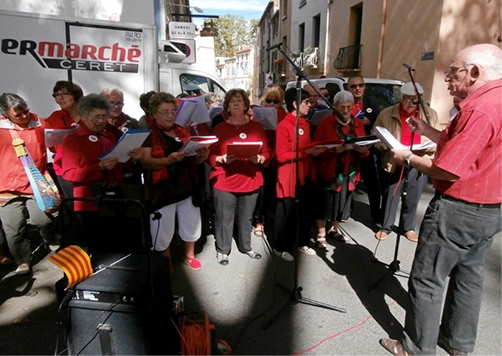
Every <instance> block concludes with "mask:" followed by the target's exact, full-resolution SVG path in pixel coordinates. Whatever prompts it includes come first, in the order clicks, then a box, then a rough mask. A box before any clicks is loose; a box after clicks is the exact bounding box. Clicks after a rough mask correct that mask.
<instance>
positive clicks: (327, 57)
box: [323, 0, 333, 76]
mask: <svg viewBox="0 0 502 356" xmlns="http://www.w3.org/2000/svg"><path fill="white" fill-rule="evenodd" d="M332 3H333V0H328V3H327V11H326V39H325V42H324V70H323V74H324V75H325V76H328V72H329V69H330V65H331V41H330V37H331V16H330V15H331V11H330V10H331V4H332Z"/></svg>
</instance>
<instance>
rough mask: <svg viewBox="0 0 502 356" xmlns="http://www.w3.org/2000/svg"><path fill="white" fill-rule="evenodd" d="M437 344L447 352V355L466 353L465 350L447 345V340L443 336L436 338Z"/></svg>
mask: <svg viewBox="0 0 502 356" xmlns="http://www.w3.org/2000/svg"><path fill="white" fill-rule="evenodd" d="M438 346H439V347H440V348H442V349H443V350H445V351H446V352H447V353H448V355H468V353H467V352H463V351H460V350H455V349H452V348H451V347H450V345H448V342H447V341H446V339H445V338H444V337H443V336H440V337H439V338H438Z"/></svg>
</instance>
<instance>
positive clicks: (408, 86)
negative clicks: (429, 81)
mask: <svg viewBox="0 0 502 356" xmlns="http://www.w3.org/2000/svg"><path fill="white" fill-rule="evenodd" d="M415 84H416V85H417V90H418V93H419V94H420V95H422V94H423V93H424V88H422V86H421V85H420V84H419V83H417V82H415ZM401 94H402V95H410V96H412V95H415V88H413V83H412V82H408V83H405V84H404V85H403V86H402V87H401Z"/></svg>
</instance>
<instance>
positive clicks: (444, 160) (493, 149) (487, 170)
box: [434, 79, 502, 204]
mask: <svg viewBox="0 0 502 356" xmlns="http://www.w3.org/2000/svg"><path fill="white" fill-rule="evenodd" d="M500 98H502V80H500V79H499V80H494V81H492V82H489V83H488V84H485V85H483V86H482V87H481V88H478V89H476V90H475V91H474V92H472V93H471V94H470V95H468V96H467V98H465V99H464V100H463V101H462V102H461V103H460V108H461V110H460V112H459V113H458V114H457V116H456V117H455V118H454V119H453V120H452V121H451V122H450V124H449V125H448V126H447V127H446V129H445V130H444V131H443V132H441V134H440V135H439V139H438V142H437V149H436V155H435V158H434V164H435V165H436V166H437V167H439V168H441V169H444V170H445V171H447V172H450V173H452V174H455V175H456V176H458V177H459V179H458V180H457V181H456V182H447V181H444V180H438V179H435V180H434V186H435V187H436V189H437V190H438V191H440V192H441V193H444V194H446V195H449V196H451V197H453V198H456V199H461V200H465V201H468V202H471V203H478V204H498V203H501V202H502V193H501V191H502V189H501V188H502V179H501V177H502V171H501V162H502V147H501V146H502V145H501V142H502V137H501V131H502V105H501V102H500Z"/></svg>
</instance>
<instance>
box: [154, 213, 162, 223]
mask: <svg viewBox="0 0 502 356" xmlns="http://www.w3.org/2000/svg"><path fill="white" fill-rule="evenodd" d="M161 218H162V214H161V213H159V212H158V211H156V212H155V213H153V217H152V221H155V220H160V219H161Z"/></svg>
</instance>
